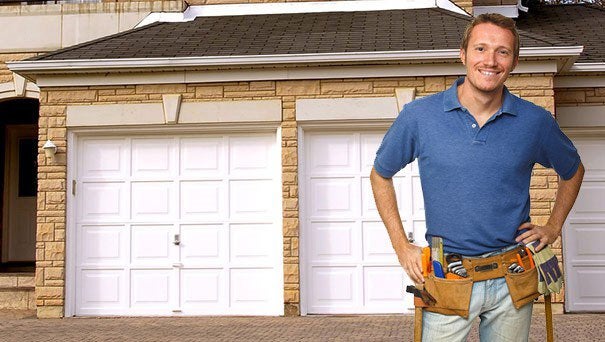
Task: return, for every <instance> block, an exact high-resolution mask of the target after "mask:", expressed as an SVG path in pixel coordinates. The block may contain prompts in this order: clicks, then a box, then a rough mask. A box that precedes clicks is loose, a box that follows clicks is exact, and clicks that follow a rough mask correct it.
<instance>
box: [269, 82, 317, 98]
mask: <svg viewBox="0 0 605 342" xmlns="http://www.w3.org/2000/svg"><path fill="white" fill-rule="evenodd" d="M319 93H320V83H319V81H281V82H277V84H276V94H277V95H317V94H319Z"/></svg>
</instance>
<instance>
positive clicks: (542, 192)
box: [529, 189, 557, 201]
mask: <svg viewBox="0 0 605 342" xmlns="http://www.w3.org/2000/svg"><path fill="white" fill-rule="evenodd" d="M556 195H557V190H556V189H531V190H530V191H529V196H530V198H531V200H532V201H554V200H555V196H556Z"/></svg>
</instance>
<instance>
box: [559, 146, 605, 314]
mask: <svg viewBox="0 0 605 342" xmlns="http://www.w3.org/2000/svg"><path fill="white" fill-rule="evenodd" d="M573 141H574V144H575V145H576V147H577V149H578V152H579V153H580V156H581V157H582V162H583V163H584V166H585V168H586V174H585V175H584V181H583V183H582V188H581V189H580V194H579V195H578V199H577V201H576V203H575V205H574V207H573V209H572V210H571V212H570V214H569V218H568V219H567V222H566V227H565V229H564V230H563V245H564V249H563V251H564V253H565V254H564V256H565V277H566V287H565V289H566V300H565V305H566V309H567V310H568V311H605V286H603V284H604V283H605V138H603V137H601V138H577V139H573Z"/></svg>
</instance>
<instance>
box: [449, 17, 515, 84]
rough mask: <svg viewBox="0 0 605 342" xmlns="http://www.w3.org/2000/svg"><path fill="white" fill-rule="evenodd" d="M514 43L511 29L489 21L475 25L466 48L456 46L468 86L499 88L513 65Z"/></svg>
mask: <svg viewBox="0 0 605 342" xmlns="http://www.w3.org/2000/svg"><path fill="white" fill-rule="evenodd" d="M514 46H515V37H514V35H513V33H512V32H511V31H509V30H507V29H505V28H501V27H499V26H497V25H494V24H491V23H483V24H478V25H477V26H475V27H474V28H473V30H472V32H471V34H470V38H469V41H468V46H467V48H466V50H465V49H461V50H460V59H461V60H462V63H463V64H464V65H465V66H466V82H469V84H468V86H470V87H471V88H472V90H473V91H475V92H476V91H479V92H481V93H497V92H498V91H502V87H503V85H504V82H505V81H506V79H507V78H508V75H509V74H510V72H511V71H512V70H513V69H514V68H515V67H516V66H517V62H518V57H517V56H515V53H514Z"/></svg>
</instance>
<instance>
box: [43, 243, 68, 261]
mask: <svg viewBox="0 0 605 342" xmlns="http://www.w3.org/2000/svg"><path fill="white" fill-rule="evenodd" d="M44 259H45V260H47V261H51V260H64V259H65V243H63V242H47V243H46V248H45V250H44Z"/></svg>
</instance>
